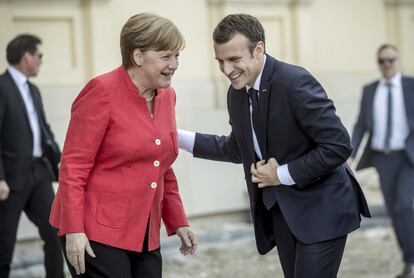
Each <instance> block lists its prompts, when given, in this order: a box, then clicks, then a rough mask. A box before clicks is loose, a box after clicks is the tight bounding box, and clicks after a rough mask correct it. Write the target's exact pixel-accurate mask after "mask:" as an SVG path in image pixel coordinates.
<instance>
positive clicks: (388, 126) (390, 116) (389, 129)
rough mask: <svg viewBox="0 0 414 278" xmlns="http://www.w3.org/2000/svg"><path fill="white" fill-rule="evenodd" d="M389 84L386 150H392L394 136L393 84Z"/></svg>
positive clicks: (387, 84)
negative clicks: (391, 143) (391, 142)
mask: <svg viewBox="0 0 414 278" xmlns="http://www.w3.org/2000/svg"><path fill="white" fill-rule="evenodd" d="M386 86H387V122H386V129H385V138H384V152H385V153H389V152H390V141H391V136H392V113H393V111H392V110H393V109H392V88H391V86H392V84H391V83H390V82H387V83H386Z"/></svg>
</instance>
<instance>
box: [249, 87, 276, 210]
mask: <svg viewBox="0 0 414 278" xmlns="http://www.w3.org/2000/svg"><path fill="white" fill-rule="evenodd" d="M249 97H250V100H251V103H252V122H253V129H254V132H255V133H256V139H257V142H258V143H259V146H260V149H261V152H262V153H263V150H264V149H263V146H262V145H261V144H262V143H263V138H262V130H261V129H260V120H259V114H260V113H259V111H260V109H259V97H258V91H257V90H256V89H254V88H250V89H249ZM262 159H264V158H262ZM276 202H277V199H276V196H275V194H274V188H271V187H265V188H263V204H264V205H265V207H266V208H267V209H271V208H272V207H273V206H274V205H275V204H276Z"/></svg>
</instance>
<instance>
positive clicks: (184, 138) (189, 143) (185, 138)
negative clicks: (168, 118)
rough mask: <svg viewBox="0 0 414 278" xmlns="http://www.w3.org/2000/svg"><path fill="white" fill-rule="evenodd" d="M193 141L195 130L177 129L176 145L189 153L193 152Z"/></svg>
mask: <svg viewBox="0 0 414 278" xmlns="http://www.w3.org/2000/svg"><path fill="white" fill-rule="evenodd" d="M194 141H195V132H192V131H187V130H182V129H179V130H178V147H179V148H180V149H182V150H185V151H187V152H189V153H193V149H194Z"/></svg>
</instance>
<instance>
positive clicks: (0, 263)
mask: <svg viewBox="0 0 414 278" xmlns="http://www.w3.org/2000/svg"><path fill="white" fill-rule="evenodd" d="M54 195H55V194H54V192H53V188H52V184H51V182H50V176H49V172H48V170H47V168H46V165H45V164H44V162H43V161H41V160H33V163H32V175H31V179H30V181H28V183H27V184H26V185H25V187H24V188H23V190H21V191H11V192H10V195H9V198H8V199H7V200H6V201H0V278H6V277H9V273H10V265H11V261H12V257H13V251H14V245H15V242H16V235H17V227H18V224H19V219H20V215H21V213H22V211H24V212H25V213H26V215H27V217H28V218H29V219H30V221H32V222H33V223H34V224H35V225H36V226H37V228H38V229H39V234H40V237H41V239H42V240H43V241H44V247H43V250H44V254H45V257H44V264H45V268H46V275H47V277H48V278H61V277H62V278H63V277H64V273H63V256H62V251H61V249H60V245H59V241H58V238H57V236H56V231H55V229H53V228H52V226H50V225H49V215H50V208H51V205H52V202H53V198H54Z"/></svg>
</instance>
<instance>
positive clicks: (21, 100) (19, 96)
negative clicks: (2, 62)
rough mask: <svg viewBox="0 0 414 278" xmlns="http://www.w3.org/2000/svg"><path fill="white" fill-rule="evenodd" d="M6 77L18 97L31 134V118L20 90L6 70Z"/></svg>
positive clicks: (13, 92)
mask: <svg viewBox="0 0 414 278" xmlns="http://www.w3.org/2000/svg"><path fill="white" fill-rule="evenodd" d="M6 76H7V77H8V79H9V83H10V86H11V88H12V94H14V95H15V96H16V98H17V100H18V102H19V103H20V108H21V109H22V112H23V114H24V118H25V119H26V124H27V127H28V128H29V130H30V132H32V128H31V127H30V122H29V116H28V113H27V109H26V104H25V103H24V100H23V97H22V95H21V94H20V91H19V88H17V85H16V82H14V79H13V77H12V76H11V75H10V73H9V72H8V71H7V70H6Z"/></svg>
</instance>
